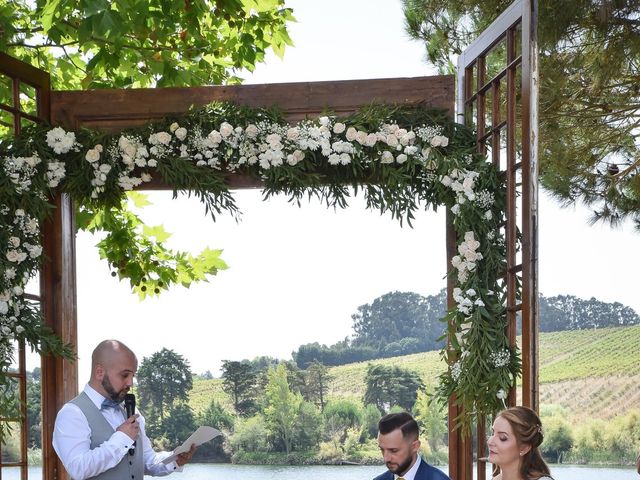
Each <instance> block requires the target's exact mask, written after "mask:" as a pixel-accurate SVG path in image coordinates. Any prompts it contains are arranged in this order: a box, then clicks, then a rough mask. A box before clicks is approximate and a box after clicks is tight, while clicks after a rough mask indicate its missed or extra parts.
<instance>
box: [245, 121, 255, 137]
mask: <svg viewBox="0 0 640 480" xmlns="http://www.w3.org/2000/svg"><path fill="white" fill-rule="evenodd" d="M245 133H246V134H247V137H249V138H256V137H257V136H258V127H256V126H255V125H254V124H252V123H251V124H249V125H247V128H246V130H245Z"/></svg>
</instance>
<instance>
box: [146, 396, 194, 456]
mask: <svg viewBox="0 0 640 480" xmlns="http://www.w3.org/2000/svg"><path fill="white" fill-rule="evenodd" d="M195 429H196V422H195V418H194V415H193V410H191V407H189V405H188V404H186V403H185V402H176V403H174V404H173V405H172V406H171V408H170V409H169V411H168V414H167V415H166V416H164V418H163V419H162V421H161V422H160V426H159V430H158V431H155V432H154V436H156V435H158V436H161V437H163V438H165V439H166V441H167V442H168V445H170V448H169V450H173V449H174V448H176V447H177V446H179V445H182V442H184V441H185V440H186V439H187V438H188V437H189V435H191V434H192V433H193V431H194V430H195Z"/></svg>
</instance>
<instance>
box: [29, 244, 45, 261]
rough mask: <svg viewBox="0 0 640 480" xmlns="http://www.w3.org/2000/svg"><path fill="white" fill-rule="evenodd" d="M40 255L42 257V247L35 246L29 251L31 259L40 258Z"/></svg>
mask: <svg viewBox="0 0 640 480" xmlns="http://www.w3.org/2000/svg"><path fill="white" fill-rule="evenodd" d="M40 255H42V247H41V246H40V245H33V246H32V247H31V248H30V249H29V256H30V257H31V258H38V257H39V256H40Z"/></svg>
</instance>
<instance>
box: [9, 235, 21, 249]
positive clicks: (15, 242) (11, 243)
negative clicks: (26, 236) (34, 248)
mask: <svg viewBox="0 0 640 480" xmlns="http://www.w3.org/2000/svg"><path fill="white" fill-rule="evenodd" d="M9 246H11V247H13V248H16V247H19V246H20V239H19V238H18V237H9Z"/></svg>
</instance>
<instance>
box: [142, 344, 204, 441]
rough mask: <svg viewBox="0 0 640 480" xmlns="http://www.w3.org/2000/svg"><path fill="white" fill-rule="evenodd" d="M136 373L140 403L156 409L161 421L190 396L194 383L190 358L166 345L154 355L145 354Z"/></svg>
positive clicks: (148, 409) (149, 409)
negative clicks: (186, 358)
mask: <svg viewBox="0 0 640 480" xmlns="http://www.w3.org/2000/svg"><path fill="white" fill-rule="evenodd" d="M137 377H138V386H137V388H136V390H137V392H138V394H139V396H140V404H141V405H143V406H144V408H145V409H146V410H145V411H147V412H149V413H153V415H152V418H156V417H158V418H159V422H160V425H162V422H163V420H164V417H165V415H166V412H168V411H170V410H171V409H172V408H173V407H174V405H176V404H180V403H181V402H187V401H188V400H189V391H190V390H191V387H192V386H193V375H192V373H191V369H190V367H189V362H188V361H187V360H185V358H184V357H183V356H182V355H180V354H178V353H176V352H174V351H173V350H169V349H167V348H163V349H162V350H160V351H159V352H156V353H154V354H153V355H151V357H148V358H147V357H145V358H143V359H142V362H141V364H140V368H139V369H138V373H137ZM147 416H150V415H147ZM150 417H151V416H150ZM192 430H193V429H192ZM187 436H188V435H187ZM185 438H186V437H185ZM182 440H184V439H182Z"/></svg>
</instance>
